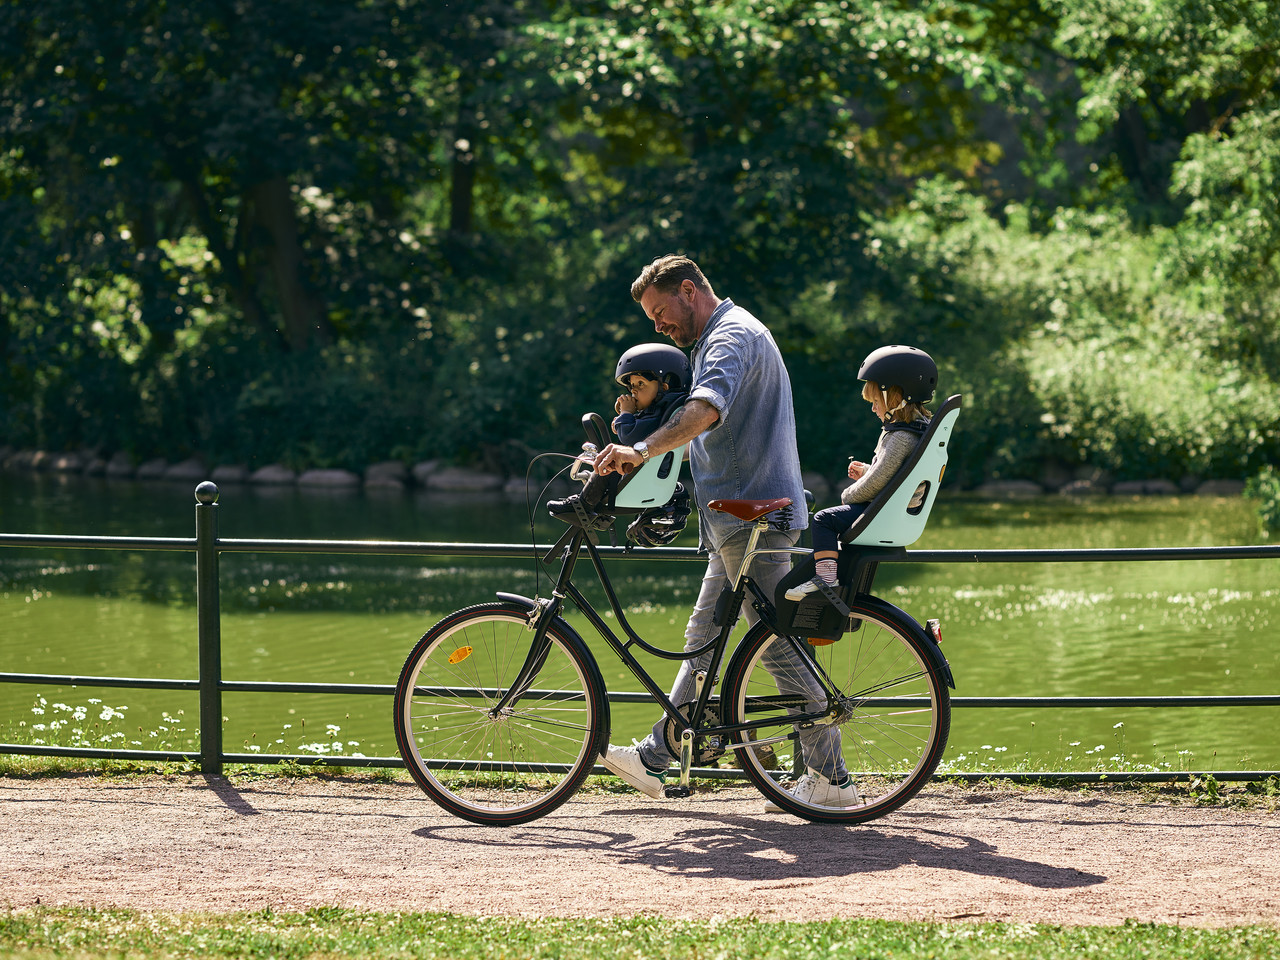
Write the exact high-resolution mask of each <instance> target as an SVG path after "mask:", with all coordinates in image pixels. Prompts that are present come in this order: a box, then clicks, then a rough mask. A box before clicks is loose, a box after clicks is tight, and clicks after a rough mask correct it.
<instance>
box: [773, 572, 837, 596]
mask: <svg viewBox="0 0 1280 960" xmlns="http://www.w3.org/2000/svg"><path fill="white" fill-rule="evenodd" d="M824 583H825V584H826V586H828V587H834V586H835V584H834V583H826V581H824V580H823V579H822V578H821V577H814V578H813V579H812V580H806V581H805V582H804V583H801V584H799V585H797V586H794V587H792V588H791V589H790V590H788V591H787V592H786V593H784V594H783V596H784V597H786V598H787V599H788V600H803V599H804V598H805V597H807V596H808V595H809V594H811V593H818V592H819V591H821V590H822V587H823V584H824Z"/></svg>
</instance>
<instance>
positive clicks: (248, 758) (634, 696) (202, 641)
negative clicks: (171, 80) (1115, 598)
mask: <svg viewBox="0 0 1280 960" xmlns="http://www.w3.org/2000/svg"><path fill="white" fill-rule="evenodd" d="M217 499H218V489H217V487H216V486H214V484H213V483H211V482H209V481H206V482H204V483H201V484H200V485H199V486H197V487H196V508H195V510H196V535H195V537H105V536H104V537H98V536H76V535H64V534H22V533H0V547H33V548H55V549H85V550H113V551H121V550H133V551H160V552H183V553H194V554H195V559H196V621H197V630H198V634H199V655H198V666H199V676H198V678H197V679H195V680H190V679H164V678H154V677H151V678H143V677H98V676H83V675H77V674H39V673H4V672H0V683H15V684H46V685H58V686H77V687H81V686H83V687H126V688H132V689H139V690H190V691H197V692H198V693H199V695H200V746H199V750H198V751H197V752H194V753H193V752H190V751H165V750H113V749H98V748H93V747H57V746H48V745H43V744H40V745H33V744H18V743H0V754H21V755H28V756H49V757H75V758H85V759H102V760H137V761H150V762H194V761H198V762H199V764H200V768H201V770H202V771H204V772H205V773H210V774H214V775H220V774H221V773H222V769H223V766H224V765H225V764H228V763H252V764H279V763H298V764H338V765H341V766H349V767H354V766H359V767H402V766H404V763H403V761H402V760H401V759H400V758H399V757H349V756H334V755H320V756H317V755H315V754H259V753H247V754H241V753H227V752H226V751H225V750H224V749H223V743H222V695H223V694H224V693H327V694H344V695H355V696H384V697H389V696H392V695H393V694H394V692H395V686H394V685H393V684H371V683H290V682H275V681H243V680H224V679H223V678H222V643H221V619H220V618H221V612H220V603H219V597H218V588H219V578H218V557H219V556H220V555H221V554H223V553H304V554H337V555H354V556H359V555H381V556H413V557H490V558H509V559H536V558H537V557H539V556H540V551H539V550H538V549H537V548H535V547H531V546H529V545H527V544H510V543H508V544H478V543H440V542H414V541H400V540H267V539H263V540H253V539H228V538H220V537H218V535H217V512H216V511H217V506H218V504H217ZM599 551H600V554H601V556H604V557H627V556H631V557H636V558H641V557H642V558H643V559H645V560H685V561H704V560H705V555H703V554H700V553H699V552H698V551H697V550H695V549H693V548H690V547H658V548H654V549H646V550H644V551H643V552H640V551H636V550H634V549H632V548H630V547H603V546H602V547H600V548H599ZM1276 558H1280V544H1277V545H1265V546H1244V547H1134V548H1103V549H1065V550H912V551H906V553H905V554H904V555H903V556H902V557H900V558H896V557H895V558H886V559H885V561H884V562H888V563H901V562H907V563H1113V562H1131V561H1201V560H1263V559H1276ZM609 700H610V702H612V703H649V702H651V698H650V696H649V694H647V693H644V692H630V691H628V692H616V693H615V692H612V691H611V692H610V693H609ZM951 705H952V706H953V707H955V708H957V709H970V708H983V709H991V708H1010V709H1028V708H1054V707H1057V708H1073V709H1088V708H1099V707H1140V708H1179V707H1260V706H1280V695H1269V694H1261V695H1235V696H1229V695H1228V696H1169V697H1141V696H1139V697H953V698H952V700H951ZM596 771H597V772H601V773H602V772H605V771H604V768H603V767H597V768H596ZM694 773H695V775H697V776H702V777H708V778H737V777H739V776H741V775H742V774H741V772H740V771H737V770H726V769H720V768H715V767H710V768H698V769H696V770H695V771H694ZM1210 775H1211V776H1213V777H1214V778H1215V779H1217V780H1220V781H1250V780H1260V779H1266V778H1268V777H1280V771H1274V770H1204V771H1169V772H1160V771H1131V772H1084V771H1049V772H1036V773H1028V772H1020V771H983V772H980V773H947V774H945V776H946V777H947V778H952V779H961V780H991V779H1016V780H1021V781H1028V782H1048V783H1053V782H1076V783H1090V782H1100V781H1107V782H1167V781H1173V780H1183V779H1189V778H1192V777H1196V776H1200V777H1204V776H1210Z"/></svg>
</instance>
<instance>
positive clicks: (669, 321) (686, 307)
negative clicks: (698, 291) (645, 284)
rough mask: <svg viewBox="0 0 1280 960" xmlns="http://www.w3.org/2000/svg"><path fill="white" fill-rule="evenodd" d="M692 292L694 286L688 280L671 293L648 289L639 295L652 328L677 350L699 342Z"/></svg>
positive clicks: (653, 288)
mask: <svg viewBox="0 0 1280 960" xmlns="http://www.w3.org/2000/svg"><path fill="white" fill-rule="evenodd" d="M693 290H694V287H693V284H692V283H691V282H690V281H688V280H686V281H684V283H682V284H681V285H680V286H679V287H677V288H676V290H675V291H674V292H672V293H663V292H662V291H661V290H659V289H658V288H657V287H649V289H648V290H646V291H645V292H644V293H642V294H641V295H640V307H641V309H642V310H644V312H645V316H647V317H648V318H649V319H650V320H652V321H653V329H654V330H656V331H657V332H658V333H660V334H662V335H663V336H664V337H670V338H671V342H672V343H674V344H675V345H676V346H677V347H688V346H691V345H692V344H693V342H694V341H695V340H697V339H698V329H697V322H696V321H695V320H694V316H693V304H692V302H691V297H692V294H693Z"/></svg>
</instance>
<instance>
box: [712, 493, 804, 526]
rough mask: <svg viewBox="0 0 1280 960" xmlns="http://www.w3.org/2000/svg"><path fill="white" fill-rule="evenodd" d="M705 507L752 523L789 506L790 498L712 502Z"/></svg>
mask: <svg viewBox="0 0 1280 960" xmlns="http://www.w3.org/2000/svg"><path fill="white" fill-rule="evenodd" d="M707 506H708V507H710V508H711V509H712V510H719V511H720V512H721V513H727V514H729V516H731V517H737V518H738V519H739V520H745V521H746V522H747V523H752V522H754V521H756V520H759V519H760V518H761V517H763V516H764V515H765V514H766V513H773V511H775V510H781V509H782V508H783V507H789V506H791V498H790V497H780V498H779V499H777V500H712V501H711V502H710V503H708V504H707Z"/></svg>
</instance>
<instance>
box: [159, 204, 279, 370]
mask: <svg viewBox="0 0 1280 960" xmlns="http://www.w3.org/2000/svg"><path fill="white" fill-rule="evenodd" d="M182 189H183V192H184V193H185V194H186V197H187V200H188V202H190V204H191V207H192V209H193V210H194V212H195V217H196V223H197V225H198V226H199V227H200V232H201V233H203V234H204V237H205V242H207V243H208V244H209V250H210V251H211V252H212V253H213V255H214V257H215V258H216V259H217V261H218V268H219V272H220V273H221V274H222V283H223V286H224V287H225V288H226V290H227V292H228V293H229V294H230V295H231V302H232V303H234V304H235V305H236V306H237V307H239V308H240V312H241V314H243V315H244V318H245V319H246V320H248V321H249V323H251V324H253V326H254V327H255V328H256V329H257V330H258V332H259V333H261V334H262V336H263V337H264V338H266V339H267V340H268V341H269V342H270V343H272V344H273V345H275V346H276V347H277V348H278V349H281V350H287V349H288V348H289V344H288V341H286V340H285V339H284V337H282V336H281V335H280V330H279V328H277V327H276V326H275V325H274V324H272V323H270V322H269V321H268V320H267V312H266V310H265V309H263V306H262V301H261V300H259V299H258V294H257V291H255V290H254V289H253V283H252V281H251V280H250V278H249V277H248V276H246V274H245V270H244V267H243V266H242V265H241V263H240V252H239V251H240V248H241V244H238V243H233V244H231V245H228V243H227V240H226V237H225V236H224V234H223V230H222V224H221V222H219V220H218V218H217V217H216V216H214V213H213V210H212V208H211V207H210V205H209V198H208V197H207V196H205V192H204V190H203V189H202V188H201V187H200V185H199V184H198V183H196V182H195V181H194V180H184V181H183V183H182ZM244 218H245V215H244V212H243V211H241V217H240V221H241V223H242V224H243V222H244Z"/></svg>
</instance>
